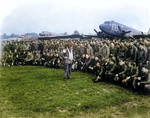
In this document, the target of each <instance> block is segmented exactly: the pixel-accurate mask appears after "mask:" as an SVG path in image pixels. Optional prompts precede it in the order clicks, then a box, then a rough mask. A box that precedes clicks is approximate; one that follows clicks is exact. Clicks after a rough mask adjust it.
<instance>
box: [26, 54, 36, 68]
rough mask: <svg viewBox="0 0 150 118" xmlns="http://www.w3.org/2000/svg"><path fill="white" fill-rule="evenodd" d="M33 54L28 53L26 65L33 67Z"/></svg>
mask: <svg viewBox="0 0 150 118" xmlns="http://www.w3.org/2000/svg"><path fill="white" fill-rule="evenodd" d="M33 58H34V57H33V54H32V52H28V53H27V57H26V58H25V63H26V65H32V64H33Z"/></svg>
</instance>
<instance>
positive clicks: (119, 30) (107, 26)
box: [99, 21, 143, 37]
mask: <svg viewBox="0 0 150 118" xmlns="http://www.w3.org/2000/svg"><path fill="white" fill-rule="evenodd" d="M99 28H100V29H101V31H102V32H104V33H106V34H108V35H111V36H114V37H133V35H140V34H143V33H142V32H141V31H139V30H136V29H134V28H131V27H128V26H126V25H123V24H120V23H117V22H115V21H106V22H104V24H101V25H99Z"/></svg>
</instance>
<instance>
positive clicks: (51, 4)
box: [0, 0, 150, 34]
mask: <svg viewBox="0 0 150 118" xmlns="http://www.w3.org/2000/svg"><path fill="white" fill-rule="evenodd" d="M0 11H1V13H0V34H3V33H6V34H12V33H15V34H25V33H27V32H28V33H30V32H35V33H40V32H42V31H49V32H56V33H64V32H68V34H72V33H73V32H74V30H78V31H79V32H80V33H84V34H88V33H91V34H94V33H95V32H94V31H93V29H97V30H99V25H100V24H102V23H103V22H104V21H108V20H114V21H117V22H119V23H122V24H125V25H127V26H131V27H133V28H136V29H139V30H141V31H144V32H147V31H148V29H149V28H150V4H149V1H148V0H2V1H1V2H0Z"/></svg>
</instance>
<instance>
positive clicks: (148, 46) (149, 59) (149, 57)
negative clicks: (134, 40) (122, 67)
mask: <svg viewBox="0 0 150 118" xmlns="http://www.w3.org/2000/svg"><path fill="white" fill-rule="evenodd" d="M147 49H148V57H147V59H148V61H150V43H149V44H148V45H147Z"/></svg>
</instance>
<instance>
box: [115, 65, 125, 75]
mask: <svg viewBox="0 0 150 118" xmlns="http://www.w3.org/2000/svg"><path fill="white" fill-rule="evenodd" d="M126 72H127V66H126V64H124V65H118V73H117V74H118V76H122V75H123V74H126Z"/></svg>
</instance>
